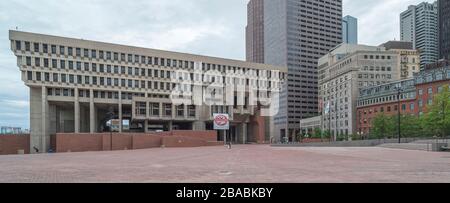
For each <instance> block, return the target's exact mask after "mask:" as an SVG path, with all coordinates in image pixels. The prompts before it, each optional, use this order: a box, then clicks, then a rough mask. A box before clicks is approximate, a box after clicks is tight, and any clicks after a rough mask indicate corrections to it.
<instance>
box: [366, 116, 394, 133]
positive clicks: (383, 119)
mask: <svg viewBox="0 0 450 203" xmlns="http://www.w3.org/2000/svg"><path fill="white" fill-rule="evenodd" d="M372 126H373V127H372V132H371V133H372V136H371V137H373V138H378V139H383V138H387V137H391V136H393V135H394V133H395V130H396V122H395V119H394V117H392V116H386V115H384V114H383V113H380V114H378V115H377V116H376V117H375V118H374V119H373V120H372Z"/></svg>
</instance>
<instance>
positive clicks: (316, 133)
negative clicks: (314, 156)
mask: <svg viewBox="0 0 450 203" xmlns="http://www.w3.org/2000/svg"><path fill="white" fill-rule="evenodd" d="M312 138H316V139H317V138H322V129H320V128H316V129H314V132H313V135H312Z"/></svg>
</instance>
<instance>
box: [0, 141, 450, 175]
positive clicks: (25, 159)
mask: <svg viewBox="0 0 450 203" xmlns="http://www.w3.org/2000/svg"><path fill="white" fill-rule="evenodd" d="M449 166H450V154H449V153H433V152H423V151H408V150H396V149H384V148H375V147H374V148H272V147H270V146H267V145H239V146H233V148H232V149H231V150H228V149H226V148H225V147H223V146H214V147H199V148H153V149H143V150H130V151H112V152H111V151H102V152H81V153H57V154H36V155H5V156H0V183H4V182H27V183H28V182H31V183H34V182H44V183H47V182H50V183H60V182H63V183H65V182H127V183H128V182H138V183H140V182H151V183H153V182H156V183H165V182H169V183H174V182H175V183H185V182H208V183H214V182H225V183H227V182H244V183H254V182H258V183H259V182H263V183H289V182H294V183H304V182H306V183H310V182H337V183H341V182H375V183H376V182H388V183H391V182H394V183H395V182H425V183H427V182H445V183H448V182H450V167H449Z"/></svg>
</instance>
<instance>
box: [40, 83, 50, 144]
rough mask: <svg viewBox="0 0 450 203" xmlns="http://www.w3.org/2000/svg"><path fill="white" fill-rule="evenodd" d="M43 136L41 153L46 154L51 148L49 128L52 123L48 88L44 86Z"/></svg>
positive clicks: (42, 89) (42, 97)
mask: <svg viewBox="0 0 450 203" xmlns="http://www.w3.org/2000/svg"><path fill="white" fill-rule="evenodd" d="M41 91H42V95H41V99H42V114H41V115H42V135H41V149H40V152H41V153H46V152H47V151H48V149H49V148H50V136H49V126H50V123H49V122H48V120H49V115H48V113H49V112H48V101H47V87H45V86H42V88H41Z"/></svg>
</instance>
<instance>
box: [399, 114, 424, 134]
mask: <svg viewBox="0 0 450 203" xmlns="http://www.w3.org/2000/svg"><path fill="white" fill-rule="evenodd" d="M397 122H398V121H397ZM400 129H401V135H402V137H421V136H424V134H423V125H422V124H421V121H420V119H419V118H418V117H417V116H413V115H403V116H402V117H401V122H400Z"/></svg>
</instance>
